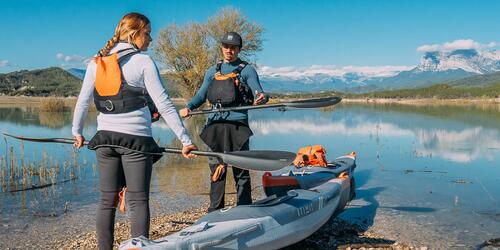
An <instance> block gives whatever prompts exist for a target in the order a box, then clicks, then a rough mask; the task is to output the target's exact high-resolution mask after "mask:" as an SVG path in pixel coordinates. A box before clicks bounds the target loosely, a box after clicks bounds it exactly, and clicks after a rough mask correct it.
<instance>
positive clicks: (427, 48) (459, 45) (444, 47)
mask: <svg viewBox="0 0 500 250" xmlns="http://www.w3.org/2000/svg"><path fill="white" fill-rule="evenodd" d="M499 45H500V44H499V43H498V42H489V43H487V44H481V43H479V42H476V41H474V40H472V39H458V40H455V41H451V42H445V43H443V44H424V45H422V46H419V47H418V48H417V51H418V52H422V53H425V52H450V51H454V50H459V49H475V50H478V51H481V50H483V49H491V48H495V47H497V46H499Z"/></svg>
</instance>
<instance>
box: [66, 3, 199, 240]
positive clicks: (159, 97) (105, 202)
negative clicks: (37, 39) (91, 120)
mask: <svg viewBox="0 0 500 250" xmlns="http://www.w3.org/2000/svg"><path fill="white" fill-rule="evenodd" d="M150 33H151V25H150V21H149V20H148V18H147V17H145V16H144V15H142V14H138V13H129V14H127V15H125V16H124V17H123V18H122V19H121V21H120V23H119V24H118V26H117V27H116V30H115V34H114V36H113V37H112V38H111V39H110V40H109V41H108V42H107V43H106V46H105V47H104V48H102V49H101V50H100V51H99V53H98V55H97V56H96V57H95V58H94V60H92V61H91V62H90V63H89V65H88V66H87V71H86V74H85V78H84V80H83V86H82V89H81V91H80V94H79V96H78V101H77V103H76V107H75V113H74V117H73V128H72V133H73V136H74V137H75V139H76V143H75V147H77V148H80V147H81V146H82V145H83V142H84V141H85V138H84V137H83V136H82V130H83V124H84V120H85V116H86V114H87V111H88V107H89V103H90V101H91V100H94V103H95V104H96V108H97V109H98V110H99V111H101V113H100V114H99V115H98V116H97V133H96V135H95V136H94V137H93V138H92V140H90V142H89V145H88V147H89V148H90V149H93V150H96V155H97V162H98V165H99V182H100V190H101V199H100V205H99V209H98V211H97V219H96V224H97V230H96V231H97V240H98V246H99V249H112V247H113V240H114V220H115V212H116V205H117V201H118V194H119V192H120V191H121V190H122V188H123V187H125V184H126V188H127V189H126V190H127V195H126V197H127V201H128V202H129V207H130V220H131V235H132V237H139V236H141V235H142V236H145V237H149V219H150V212H149V186H150V181H151V172H152V166H153V162H154V161H155V160H157V159H158V157H155V159H153V157H154V156H158V155H161V154H160V153H161V150H160V148H159V147H158V145H157V144H156V142H155V141H154V140H153V138H152V131H151V119H152V113H151V112H150V106H151V105H148V104H147V103H148V102H147V100H151V99H152V101H153V102H154V104H155V105H156V107H157V110H158V112H159V114H160V115H161V116H162V117H163V118H164V119H165V121H166V122H167V124H168V125H169V127H170V128H171V129H172V130H173V131H174V133H175V134H176V136H177V138H178V139H179V140H180V141H181V142H182V144H183V148H182V153H183V156H184V157H186V158H193V157H194V155H193V154H191V153H190V151H191V150H195V149H196V146H194V145H193V144H192V142H191V139H190V137H189V135H188V134H187V131H186V129H185V128H184V126H183V124H182V121H181V119H180V117H179V115H178V113H177V111H176V109H175V107H174V105H173V103H172V101H171V100H170V99H169V97H168V95H167V93H166V91H165V89H164V88H163V85H162V83H161V80H160V75H159V72H158V69H157V68H156V65H155V63H154V62H153V60H152V59H151V58H150V57H149V56H148V55H147V54H142V53H140V52H141V51H146V50H147V48H148V46H149V43H150V42H151V41H152V39H151V35H150ZM113 63H114V64H113ZM113 69H115V70H117V71H115V72H113ZM148 93H149V94H148ZM149 98H150V99H149Z"/></svg>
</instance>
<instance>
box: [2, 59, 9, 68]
mask: <svg viewBox="0 0 500 250" xmlns="http://www.w3.org/2000/svg"><path fill="white" fill-rule="evenodd" d="M7 66H10V62H9V61H7V60H0V67H7Z"/></svg>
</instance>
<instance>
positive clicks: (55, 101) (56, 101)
mask: <svg viewBox="0 0 500 250" xmlns="http://www.w3.org/2000/svg"><path fill="white" fill-rule="evenodd" d="M64 105H65V103H64V101H63V100H61V99H60V98H55V97H48V98H44V99H42V102H41V104H40V109H41V110H42V111H45V112H62V111H64Z"/></svg>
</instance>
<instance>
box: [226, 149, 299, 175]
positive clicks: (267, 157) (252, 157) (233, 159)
mask: <svg viewBox="0 0 500 250" xmlns="http://www.w3.org/2000/svg"><path fill="white" fill-rule="evenodd" d="M220 157H221V159H222V161H223V162H225V163H227V164H229V165H232V166H235V167H238V168H243V169H248V170H256V171H275V170H278V169H281V168H283V167H286V166H289V165H290V164H292V162H293V160H294V159H295V153H292V152H287V151H274V150H250V151H234V152H226V153H224V154H221V155H220Z"/></svg>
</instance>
